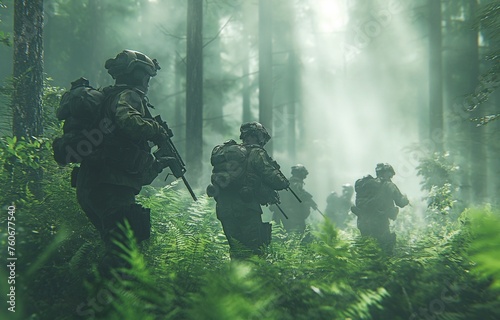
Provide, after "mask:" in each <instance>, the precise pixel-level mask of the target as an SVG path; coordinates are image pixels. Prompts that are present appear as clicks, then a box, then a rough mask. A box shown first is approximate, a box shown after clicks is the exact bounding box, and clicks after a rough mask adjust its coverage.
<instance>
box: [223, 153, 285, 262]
mask: <svg viewBox="0 0 500 320" xmlns="http://www.w3.org/2000/svg"><path fill="white" fill-rule="evenodd" d="M243 146H244V147H245V148H247V150H248V158H247V162H246V174H245V175H244V177H242V179H248V180H251V181H250V182H248V181H244V182H242V183H241V185H250V186H251V187H252V188H255V189H254V190H253V193H254V194H257V193H258V191H259V190H258V189H259V188H262V187H263V186H265V187H267V188H270V189H272V190H281V189H285V188H287V187H288V180H287V179H286V178H285V176H284V175H283V174H282V173H281V171H280V170H279V169H278V168H276V166H275V165H274V163H273V160H272V159H271V157H270V156H269V155H268V154H267V152H266V150H264V149H263V148H262V147H260V146H258V145H243ZM214 198H215V201H216V202H217V205H216V212H217V218H218V219H219V220H220V221H221V223H222V227H223V229H224V233H225V235H226V238H227V240H228V242H229V246H230V254H231V258H233V259H238V258H245V257H248V256H250V255H254V254H259V253H260V248H261V247H262V246H263V245H266V244H269V242H270V239H271V228H270V225H269V224H266V223H262V219H261V214H262V208H261V205H260V200H259V199H258V198H257V197H255V196H253V197H246V196H245V197H242V190H241V189H238V188H220V189H219V192H218V193H217V194H216V195H215V197H214Z"/></svg>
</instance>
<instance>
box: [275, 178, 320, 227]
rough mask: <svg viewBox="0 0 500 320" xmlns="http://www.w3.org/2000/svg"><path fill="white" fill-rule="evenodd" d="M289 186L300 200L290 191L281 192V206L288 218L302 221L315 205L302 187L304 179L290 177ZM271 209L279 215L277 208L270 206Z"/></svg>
mask: <svg viewBox="0 0 500 320" xmlns="http://www.w3.org/2000/svg"><path fill="white" fill-rule="evenodd" d="M290 188H291V189H292V190H293V191H294V192H295V193H296V194H297V196H298V197H299V198H300V200H302V202H301V203H300V202H299V201H298V200H297V199H296V198H295V197H294V195H293V194H292V193H291V192H285V193H281V207H282V209H283V210H284V211H285V213H286V214H287V216H288V220H290V222H292V221H295V220H297V221H304V220H306V219H307V217H309V214H310V209H311V208H316V207H317V205H316V203H315V202H314V200H313V197H312V195H311V194H310V193H309V192H307V191H306V190H305V189H304V180H302V179H299V178H297V177H294V176H292V177H290ZM271 210H272V211H273V212H274V213H275V214H276V215H277V216H280V215H281V213H280V212H278V211H279V210H278V208H276V207H271Z"/></svg>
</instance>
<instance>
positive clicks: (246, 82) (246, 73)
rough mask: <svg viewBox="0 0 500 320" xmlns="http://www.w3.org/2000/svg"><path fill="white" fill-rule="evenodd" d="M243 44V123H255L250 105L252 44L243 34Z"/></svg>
mask: <svg viewBox="0 0 500 320" xmlns="http://www.w3.org/2000/svg"><path fill="white" fill-rule="evenodd" d="M241 38H242V40H241V44H242V48H243V50H242V52H243V61H242V70H241V71H242V86H243V88H242V108H243V115H242V122H243V123H245V122H250V121H253V117H252V109H251V104H250V54H249V51H250V43H249V39H248V36H246V35H245V32H243V36H242V37H241Z"/></svg>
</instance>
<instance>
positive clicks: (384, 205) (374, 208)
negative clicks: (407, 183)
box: [351, 163, 409, 254]
mask: <svg viewBox="0 0 500 320" xmlns="http://www.w3.org/2000/svg"><path fill="white" fill-rule="evenodd" d="M375 172H376V174H377V178H373V177H372V176H370V175H368V176H366V177H363V178H362V179H359V180H358V181H356V184H355V188H356V205H355V206H353V207H352V208H351V211H352V212H353V213H354V214H355V215H357V216H358V221H357V224H358V229H359V231H360V232H361V236H363V237H373V238H375V239H376V240H377V241H378V243H379V244H380V246H381V248H382V250H383V251H384V252H385V253H387V254H391V253H392V249H393V248H394V244H395V243H396V234H395V233H391V231H390V230H389V224H390V223H389V219H391V220H396V217H397V215H398V212H399V209H398V207H400V208H403V207H405V206H406V205H408V204H409V201H408V198H407V197H406V195H403V194H402V193H401V191H399V189H398V187H397V186H396V185H395V184H394V183H393V182H392V181H391V178H392V177H393V176H394V175H395V174H396V173H395V172H394V169H393V168H392V166H391V165H390V164H388V163H379V164H377V167H376V168H375ZM396 206H397V207H396Z"/></svg>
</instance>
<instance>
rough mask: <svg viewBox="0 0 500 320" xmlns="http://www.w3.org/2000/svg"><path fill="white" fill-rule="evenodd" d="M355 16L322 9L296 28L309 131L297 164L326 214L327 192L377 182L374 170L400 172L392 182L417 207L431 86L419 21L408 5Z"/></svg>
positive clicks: (351, 10)
mask: <svg viewBox="0 0 500 320" xmlns="http://www.w3.org/2000/svg"><path fill="white" fill-rule="evenodd" d="M311 5H312V4H311ZM414 5H416V2H413V3H411V6H414ZM355 8H356V7H355V3H353V2H352V1H316V2H314V6H313V7H311V8H310V13H311V14H312V17H311V18H310V20H309V21H303V22H302V24H301V26H299V28H298V29H300V32H299V40H298V43H299V45H300V48H301V50H302V52H303V67H304V78H303V79H302V83H303V86H304V101H303V104H304V109H305V110H306V112H304V116H305V119H304V120H305V123H306V124H305V128H306V130H307V131H306V135H307V140H306V141H307V143H306V145H305V146H303V148H301V149H299V150H300V152H299V162H302V163H304V164H305V165H306V166H308V167H309V168H310V177H309V178H308V180H307V185H306V187H308V188H310V189H311V190H313V192H314V195H315V197H316V198H317V202H318V204H320V206H321V207H322V206H323V205H325V203H324V201H325V199H326V196H327V195H328V193H329V192H331V191H337V192H338V193H340V192H341V188H340V186H341V185H342V184H345V183H350V184H352V185H354V182H355V180H356V179H358V178H360V177H362V176H364V175H366V174H371V175H375V172H374V171H375V170H374V169H375V165H376V163H379V162H387V163H390V164H391V165H392V166H393V167H394V169H395V171H396V176H395V177H394V179H393V181H394V182H395V183H396V184H397V185H398V186H400V189H401V190H402V192H404V193H407V194H408V196H409V197H410V199H412V200H413V201H415V200H417V201H418V200H419V199H420V198H421V193H420V191H419V190H420V186H419V179H418V178H417V177H416V171H415V167H416V165H417V164H418V163H417V162H416V161H415V160H416V159H412V158H411V157H412V156H413V154H412V152H411V148H412V147H411V146H412V145H414V144H416V143H418V141H419V125H420V123H419V121H421V119H420V118H419V114H420V113H422V111H424V110H423V109H425V101H426V98H425V97H423V96H422V95H424V94H425V88H426V87H425V86H426V84H427V72H426V62H425V61H426V48H427V46H426V45H425V43H422V40H421V39H422V38H423V37H424V35H423V34H422V31H421V30H419V29H418V27H419V21H418V19H419V17H416V16H414V12H413V11H412V10H413V9H414V8H413V7H410V3H409V2H407V1H394V2H391V3H390V4H389V3H388V2H387V1H378V2H373V3H372V6H371V7H370V6H368V7H367V8H366V10H364V11H359V10H358V11H355ZM355 13H357V15H356V16H354V17H351V15H353V14H355ZM422 87H423V89H424V90H422ZM299 148H300V146H299Z"/></svg>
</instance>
